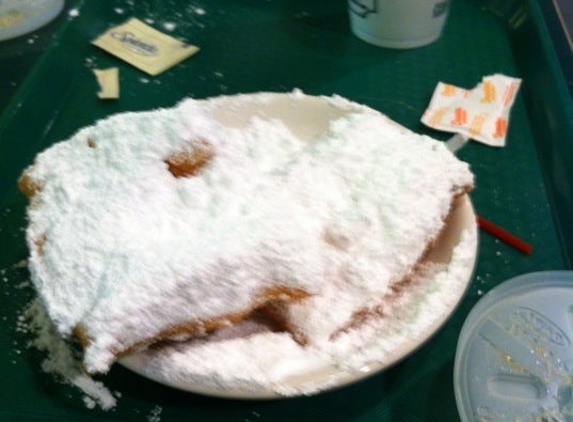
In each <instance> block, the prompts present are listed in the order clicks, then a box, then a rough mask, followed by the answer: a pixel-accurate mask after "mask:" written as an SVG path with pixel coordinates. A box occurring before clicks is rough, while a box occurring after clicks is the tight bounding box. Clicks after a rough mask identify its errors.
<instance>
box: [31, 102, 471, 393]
mask: <svg viewBox="0 0 573 422" xmlns="http://www.w3.org/2000/svg"><path fill="white" fill-rule="evenodd" d="M276 98H277V97H276V96H273V95H271V94H256V95H247V96H239V97H235V98H231V99H229V98H218V99H212V100H206V101H195V100H186V101H184V102H182V103H181V104H179V105H178V106H177V107H175V108H173V109H169V110H156V111H152V112H146V113H126V114H121V115H116V116H114V117H111V118H109V119H107V120H104V121H101V122H98V123H97V124H96V125H94V126H92V127H89V128H85V129H83V130H81V131H80V132H78V133H77V134H76V135H74V136H73V137H72V138H71V139H70V140H68V141H66V142H62V143H59V144H57V145H55V146H54V147H52V148H50V149H48V150H47V151H45V152H44V153H42V154H40V155H39V156H38V157H37V159H36V161H35V163H34V166H33V167H31V169H30V170H29V171H28V173H27V175H28V177H29V178H30V179H31V180H32V181H33V183H34V184H36V185H38V186H39V187H40V189H39V190H38V191H37V192H36V194H35V195H34V196H33V198H32V204H31V206H30V207H29V210H28V212H29V219H30V225H29V227H28V229H27V238H28V243H29V246H30V249H31V258H30V270H31V273H32V281H33V283H34V285H35V287H36V289H37V291H38V293H39V296H40V298H41V300H42V303H43V304H44V305H45V306H46V307H47V311H48V314H49V316H50V318H51V320H52V321H53V322H54V324H55V327H56V329H57V330H58V332H59V334H60V335H62V336H64V337H67V336H69V335H70V334H71V332H72V330H74V329H75V328H77V327H78V326H80V327H81V328H82V329H83V330H84V331H85V334H86V335H87V337H88V338H89V340H90V341H89V344H88V347H87V349H86V353H85V356H84V365H85V366H86V367H87V368H88V369H89V370H90V371H102V372H105V371H106V370H107V369H108V368H109V366H110V365H111V364H112V362H113V361H114V359H115V355H114V351H115V350H124V349H127V348H130V347H132V346H134V345H136V344H139V343H141V342H146V341H148V340H149V339H150V338H153V337H155V336H157V335H158V334H160V333H161V332H162V330H164V329H165V328H166V327H167V328H169V327H173V326H177V325H180V324H184V323H186V322H188V321H193V320H206V319H209V318H217V317H219V316H221V315H223V316H224V315H228V314H233V313H237V312H243V311H245V310H249V309H250V307H252V301H253V298H254V297H256V296H257V294H258V293H260V292H261V291H264V290H265V289H267V288H273V287H276V286H279V287H281V288H287V289H299V290H303V291H306V292H308V293H310V294H312V295H313V297H311V298H310V299H309V300H305V301H303V302H301V303H300V305H293V306H292V307H291V306H289V307H286V308H281V309H279V312H281V313H282V315H283V316H285V318H286V319H287V320H288V323H289V324H290V325H291V327H293V328H294V329H295V331H296V332H297V333H298V334H301V335H303V336H304V337H305V338H306V339H307V340H308V341H309V346H308V347H306V348H302V347H301V346H300V345H299V344H298V343H296V342H295V341H294V340H293V339H292V337H291V336H290V335H289V334H287V333H275V332H269V331H268V330H267V329H266V327H264V326H261V325H259V324H257V323H254V322H253V321H248V322H247V323H245V324H243V325H241V326H240V327H239V328H237V327H234V328H233V329H235V328H237V329H240V330H245V329H246V330H247V333H246V334H248V335H246V334H245V333H244V332H242V331H241V332H240V333H237V332H234V331H233V329H231V330H230V332H229V331H222V332H221V333H218V334H216V335H215V336H212V337H210V340H209V341H203V340H200V341H193V342H189V343H181V344H178V345H174V346H172V347H170V348H167V349H162V350H161V351H159V352H158V351H155V350H154V351H153V352H150V353H151V355H139V357H137V355H135V356H136V357H134V359H139V358H141V356H145V357H144V360H145V359H149V358H150V356H151V361H150V362H149V365H148V366H147V369H146V371H150V373H151V374H155V375H153V376H154V377H157V378H159V379H160V380H162V381H163V382H167V383H175V384H177V383H178V382H180V381H181V380H182V379H183V380H185V381H184V382H188V381H189V380H191V382H195V381H197V380H198V379H200V380H201V383H202V384H203V385H206V386H211V387H213V388H214V389H217V388H223V389H226V388H233V386H235V387H237V388H241V389H244V388H245V385H246V389H247V390H261V389H263V390H265V389H267V390H269V389H270V390H273V391H278V390H280V388H282V389H283V391H281V393H284V394H288V393H289V392H288V391H285V390H284V389H285V388H287V389H288V388H292V387H291V386H290V387H289V383H284V380H285V378H289V377H290V375H293V374H294V375H296V374H300V373H305V372H307V371H314V370H315V369H316V368H317V367H318V368H320V367H322V366H324V364H325V363H326V365H327V366H331V367H334V368H337V370H338V369H339V368H340V366H341V364H342V362H347V364H348V365H350V366H349V368H350V371H351V372H352V371H354V370H356V368H357V367H360V366H362V365H365V364H368V363H369V362H371V361H378V362H379V361H381V360H384V359H386V358H387V357H388V355H387V353H386V352H387V351H388V349H389V350H392V349H393V347H395V344H396V342H397V343H400V342H404V341H406V340H407V339H411V338H413V337H415V336H416V332H417V329H418V328H426V327H427V321H429V320H434V319H432V318H428V317H429V316H428V315H425V317H424V318H425V319H422V320H421V319H418V316H419V315H422V314H423V313H424V309H425V308H424V306H427V305H428V304H431V306H432V308H431V310H432V313H433V314H434V313H435V315H438V316H439V315H440V314H439V312H438V311H437V310H438V309H440V306H439V303H440V302H441V301H443V303H444V306H445V307H444V309H449V308H450V306H449V305H451V300H448V297H449V296H450V295H451V294H452V292H457V293H459V291H460V286H461V285H463V283H464V282H465V281H467V277H469V275H468V274H467V269H468V267H470V268H471V265H472V262H471V261H472V259H473V254H472V253H473V252H474V251H475V232H471V233H469V234H466V235H465V236H464V237H463V239H464V240H463V241H462V242H461V243H460V245H459V246H458V247H457V248H456V252H455V253H454V258H453V259H452V263H451V264H450V266H449V267H448V268H447V269H445V270H443V271H442V270H440V271H436V273H435V274H434V273H431V274H428V275H427V277H426V278H428V279H429V280H430V282H428V283H420V284H416V283H414V284H413V285H412V286H411V287H412V288H411V292H412V293H411V294H409V295H406V297H408V298H410V299H408V300H409V301H408V302H407V304H408V306H410V305H411V308H410V309H413V310H414V311H412V312H413V313H414V315H410V314H409V313H408V312H406V311H405V310H402V311H401V312H398V313H397V314H396V315H397V317H396V318H384V321H385V322H384V324H383V325H381V326H378V325H376V324H374V325H367V326H366V327H365V328H364V331H363V330H357V331H359V332H361V334H360V337H359V338H352V337H349V336H350V334H348V333H342V334H341V335H339V336H338V337H337V340H336V341H331V340H332V336H333V334H334V333H335V332H336V331H337V330H339V329H340V328H342V327H344V325H345V323H347V322H348V321H349V319H350V318H351V317H352V315H353V314H354V313H356V312H357V311H360V310H363V309H366V310H371V309H373V308H376V307H377V306H378V305H379V302H380V300H381V298H383V297H384V296H385V295H387V294H388V293H390V288H391V286H392V285H393V284H394V283H396V282H399V281H400V280H402V279H403V278H404V277H405V276H406V275H408V274H409V273H410V271H411V268H412V266H413V265H415V264H416V263H417V262H418V260H419V259H420V258H421V256H422V255H423V254H424V252H425V250H426V245H427V243H428V242H430V241H432V240H433V239H434V238H435V237H436V236H437V235H438V233H439V232H440V230H441V228H442V220H443V219H444V218H445V217H446V216H447V215H448V213H449V210H450V206H451V198H452V196H455V195H458V194H461V193H463V191H464V189H465V188H467V187H468V186H471V185H472V183H473V177H472V175H471V173H470V172H469V170H468V167H467V165H466V164H465V163H462V162H460V161H458V160H457V159H456V158H455V157H454V156H453V155H452V154H451V153H450V152H449V151H447V149H446V148H445V147H444V146H443V145H442V144H440V143H439V142H437V141H434V140H432V139H430V138H427V137H423V136H418V135H415V134H413V133H411V132H409V131H407V130H405V129H403V128H400V127H398V126H397V125H395V124H394V123H393V122H391V121H389V120H388V119H387V118H385V117H384V116H382V115H381V114H380V113H378V112H376V111H374V110H371V109H369V108H367V107H364V106H360V105H358V104H355V103H351V102H349V101H347V100H344V99H341V98H339V97H334V98H320V99H316V98H315V99H309V98H308V97H306V96H304V95H303V94H302V93H300V92H295V93H292V94H290V95H286V96H282V97H280V98H281V99H280V100H279V105H281V104H282V107H284V106H285V104H286V107H287V114H289V113H295V117H294V118H293V117H292V116H291V117H290V120H289V118H288V117H287V118H286V120H282V119H281V118H277V117H276V116H271V115H265V113H267V111H266V110H267V109H271V110H272V109H273V107H275V106H277V104H276V101H277V99H276ZM307 100H312V101H318V102H317V103H314V104H315V106H316V107H318V106H320V107H319V108H318V109H314V112H317V111H318V110H324V109H325V107H326V110H328V111H327V112H326V113H325V116H326V117H324V116H323V118H322V120H321V117H320V113H318V114H312V115H311V116H310V119H309V117H308V116H305V113H304V111H303V112H301V111H300V108H301V107H302V108H304V107H305V104H306V101H307ZM312 101H311V102H312ZM317 104H318V105H317ZM253 107H254V108H255V109H256V110H257V112H255V113H251V114H250V115H249V114H248V113H247V117H245V116H243V115H241V113H242V110H245V109H249V108H251V109H252V108H253ZM279 108H280V107H279ZM222 111H225V112H226V113H228V114H229V113H230V115H231V120H232V124H227V123H229V122H228V121H226V119H225V118H221V116H220V115H219V114H220V113H221V112H222ZM297 113H298V114H297ZM223 114H224V113H223ZM271 114H272V113H271ZM280 114H281V113H279V115H280ZM323 114H324V113H323ZM217 116H218V117H217ZM228 117H229V115H227V120H228ZM304 118H306V119H307V121H308V123H309V125H311V126H312V125H316V128H315V130H314V131H311V132H312V135H311V136H309V135H308V134H307V135H305V136H301V134H300V133H299V131H298V128H296V127H295V126H296V123H298V122H299V121H301V120H303V119H304ZM316 120H318V122H315V121H316ZM237 122H239V123H237ZM293 122H294V123H293ZM303 126H304V125H303ZM205 142H207V143H208V144H209V145H210V147H211V148H213V151H214V156H213V158H212V160H210V161H209V162H208V163H207V164H206V165H205V167H204V168H202V169H201V171H200V173H199V174H198V175H196V176H193V177H180V178H177V177H174V176H173V174H171V173H170V172H169V171H168V169H167V163H166V158H167V157H170V156H172V155H174V154H178V153H181V152H185V151H193V150H194V149H196V148H200V147H201V145H202V144H204V143H205ZM462 270H465V271H466V272H463V271H462ZM462 273H463V274H462ZM422 285H423V286H422ZM420 286H422V287H420ZM429 286H433V287H431V288H430V287H429ZM418 289H419V290H418ZM432 289H435V290H432ZM434 293H435V294H434ZM436 298H437V299H436ZM410 301H411V302H410ZM389 311H390V308H387V309H385V313H386V314H387V313H388V312H389ZM404 312H406V313H404ZM438 320H439V318H438ZM406 327H411V328H412V327H413V328H412V330H413V331H409V330H408V329H405V328H406ZM387 331H389V332H387ZM394 331H395V332H396V333H395V335H394V336H392V335H391V334H392V333H393V332H394ZM352 332H354V330H353V331H352ZM381 334H383V336H382V337H383V338H384V339H386V340H388V339H394V341H390V340H388V341H389V342H388V343H380V342H375V343H372V342H371V341H370V340H371V338H373V337H374V338H378V337H380V336H381ZM226 335H231V336H232V337H237V338H233V339H228V338H226V339H221V338H220V337H217V336H226ZM396 335H397V336H399V337H396ZM400 336H401V337H400ZM405 339H406V340H405ZM367 340H368V341H367ZM357 345H359V346H357ZM268 350H271V351H275V352H276V353H279V352H283V353H284V356H285V359H283V360H278V361H277V359H276V358H275V357H274V355H273V353H274V352H273V353H268V352H267V351H268ZM357 350H359V351H360V353H359V354H357V353H356V351H357ZM263 351H264V353H263ZM381 351H383V352H384V353H383V354H382V355H380V353H381ZM56 352H57V351H56ZM267 353H268V354H267ZM224 357H227V358H224ZM245 357H249V358H248V359H246V358H245ZM250 357H252V359H251V358H250ZM352 357H355V359H356V362H353V360H352V359H353V358H352ZM126 362H127V361H126ZM189 362H194V363H193V364H192V365H190V364H189ZM201 362H202V363H203V364H200V363H201ZM214 362H215V363H216V364H215V366H214V367H213V366H211V365H212V363H214ZM132 363H133V361H132ZM140 363H141V362H139V361H138V362H137V363H136V364H135V366H138V367H141V365H140ZM146 365H147V363H146ZM205 365H207V366H205ZM132 366H133V365H132ZM238 367H240V368H241V370H240V371H237V368H238ZM235 373H238V374H239V375H238V376H235V375H231V374H235ZM157 374H159V375H157ZM174 374H176V375H174ZM244 374H248V376H247V377H246V378H245V375H244ZM172 376H174V377H175V378H171V377H172ZM180 377H182V378H180ZM72 378H73V377H72ZM280 386H282V387H280ZM320 388H322V387H320ZM304 389H310V390H312V388H311V387H309V386H308V384H305V387H304ZM295 390H296V389H295ZM297 391H299V392H300V390H297ZM295 393H296V391H295Z"/></svg>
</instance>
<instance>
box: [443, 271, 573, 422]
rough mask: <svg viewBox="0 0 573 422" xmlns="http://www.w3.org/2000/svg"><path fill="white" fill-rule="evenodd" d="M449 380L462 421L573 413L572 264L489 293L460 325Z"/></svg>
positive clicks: (556, 417)
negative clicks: (560, 269)
mask: <svg viewBox="0 0 573 422" xmlns="http://www.w3.org/2000/svg"><path fill="white" fill-rule="evenodd" d="M454 388H455V394H456V402H457V406H458V411H459V413H460V417H461V419H462V421H464V422H470V421H471V422H473V421H479V422H483V421H496V422H502V421H512V422H513V421H532V422H533V421H559V422H560V421H563V422H565V421H567V422H569V421H573V272H571V271H553V272H539V273H530V274H526V275H522V276H519V277H516V278H513V279H510V280H508V281H506V282H504V283H502V284H500V285H499V286H497V287H495V288H494V289H492V290H491V291H490V292H489V293H487V294H486V295H485V296H484V297H483V298H482V299H481V300H480V301H479V302H478V303H477V305H476V306H475V307H474V308H473V309H472V311H471V312H470V314H469V315H468V317H467V319H466V321H465V323H464V326H463V328H462V331H461V334H460V337H459V340H458V346H457V353H456V360H455V365H454Z"/></svg>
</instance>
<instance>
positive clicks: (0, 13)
mask: <svg viewBox="0 0 573 422" xmlns="http://www.w3.org/2000/svg"><path fill="white" fill-rule="evenodd" d="M63 7H64V0H0V41H4V40H7V39H10V38H15V37H19V36H20V35H24V34H27V33H29V32H32V31H35V30H36V29H38V28H40V27H42V26H44V25H46V24H47V23H48V22H50V21H52V20H53V19H54V18H55V17H56V16H58V15H59V14H60V12H61V11H62V8H63Z"/></svg>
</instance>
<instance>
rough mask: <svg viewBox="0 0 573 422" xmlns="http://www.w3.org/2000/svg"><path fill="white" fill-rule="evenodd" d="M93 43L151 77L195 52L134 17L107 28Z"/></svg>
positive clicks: (194, 49) (195, 50) (195, 51)
mask: <svg viewBox="0 0 573 422" xmlns="http://www.w3.org/2000/svg"><path fill="white" fill-rule="evenodd" d="M93 44H94V45H96V46H98V47H100V48H102V49H103V50H105V51H107V52H108V53H111V54H113V55H114V56H117V57H119V58H120V59H122V60H124V61H126V62H127V63H129V64H131V65H133V66H135V67H137V68H138V69H140V70H143V71H144V72H146V73H148V74H149V75H152V76H155V75H158V74H160V73H161V72H164V71H165V70H167V69H169V68H170V67H172V66H174V65H176V64H177V63H180V62H181V61H183V60H185V59H186V58H188V57H190V56H192V55H193V54H195V53H197V52H198V51H199V48H198V47H196V46H194V45H189V44H186V43H184V42H182V41H179V40H177V39H175V38H173V37H170V36H169V35H166V34H164V33H162V32H160V31H157V30H156V29H154V28H152V27H150V26H149V25H147V24H145V23H143V22H142V21H140V20H139V19H136V18H131V19H130V20H128V21H127V22H125V23H124V24H122V25H119V26H115V27H113V28H111V29H109V30H107V31H106V32H105V33H104V34H102V35H101V36H99V37H98V38H97V39H96V40H94V41H93Z"/></svg>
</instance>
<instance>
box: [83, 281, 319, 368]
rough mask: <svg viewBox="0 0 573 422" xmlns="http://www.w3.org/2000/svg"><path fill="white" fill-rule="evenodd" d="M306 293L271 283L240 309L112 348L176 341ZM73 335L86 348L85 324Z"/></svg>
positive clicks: (121, 353) (116, 352)
mask: <svg viewBox="0 0 573 422" xmlns="http://www.w3.org/2000/svg"><path fill="white" fill-rule="evenodd" d="M305 297H308V293H306V292H304V291H302V290H299V289H289V288H286V287H274V288H269V289H265V290H263V291H262V292H261V293H260V294H258V295H257V296H256V298H255V300H254V301H253V303H252V306H251V308H249V309H246V310H244V311H241V312H235V313H230V314H226V315H221V316H218V317H215V318H212V319H209V320H195V321H187V322H185V323H182V324H178V325H174V326H171V327H168V328H166V329H165V330H163V331H162V332H160V333H159V334H157V335H156V336H153V337H152V338H149V339H146V340H145V341H142V342H139V343H137V344H134V345H132V346H130V347H128V348H126V349H121V350H118V349H116V350H112V353H113V354H114V355H115V357H116V358H120V357H121V356H125V355H127V354H129V353H132V352H133V351H135V350H137V349H140V348H143V347H148V346H150V345H153V344H157V343H160V342H165V341H178V340H185V339H189V338H192V337H202V336H205V335H207V334H209V333H212V332H214V331H216V330H219V329H222V328H225V327H229V326H232V325H236V324H239V323H240V322H242V321H243V320H245V319H246V318H248V317H250V316H251V315H252V314H253V313H254V312H256V311H257V310H258V309H259V308H260V307H262V306H264V305H266V304H267V303H268V302H271V301H297V300H301V299H303V298H305ZM73 335H74V338H75V339H76V341H77V342H78V343H79V344H80V345H81V346H82V348H84V349H85V348H87V347H88V346H89V344H90V343H91V339H90V337H89V335H88V334H87V331H86V328H85V327H84V326H83V325H82V324H78V325H77V326H76V327H75V328H74V330H73Z"/></svg>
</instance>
